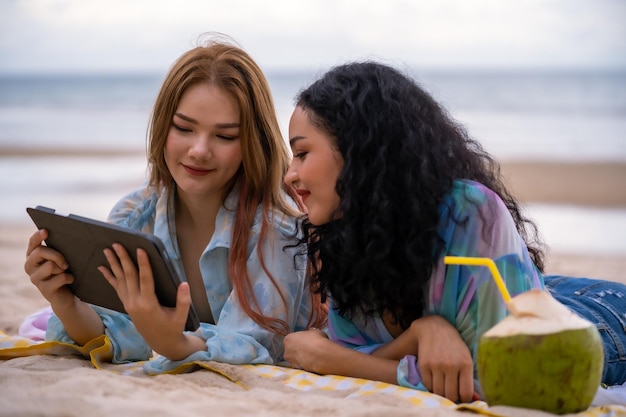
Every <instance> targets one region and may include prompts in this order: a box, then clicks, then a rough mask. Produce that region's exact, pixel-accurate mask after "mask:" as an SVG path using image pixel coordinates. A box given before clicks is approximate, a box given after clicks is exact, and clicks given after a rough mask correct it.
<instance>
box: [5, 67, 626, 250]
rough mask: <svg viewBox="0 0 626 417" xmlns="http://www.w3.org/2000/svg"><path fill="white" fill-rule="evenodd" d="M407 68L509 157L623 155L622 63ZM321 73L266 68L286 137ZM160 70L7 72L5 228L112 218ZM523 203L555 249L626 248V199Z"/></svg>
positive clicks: (142, 169)
mask: <svg viewBox="0 0 626 417" xmlns="http://www.w3.org/2000/svg"><path fill="white" fill-rule="evenodd" d="M405 71H406V72H409V73H410V74H411V75H412V76H413V77H414V78H415V79H416V80H417V81H418V82H419V83H420V84H421V85H422V86H423V87H424V88H425V89H426V90H427V91H429V92H430V93H431V94H432V95H433V97H434V98H435V99H436V100H438V101H439V102H440V103H441V104H442V105H444V106H445V107H446V108H447V109H448V111H449V112H450V114H451V115H452V117H453V118H455V119H456V120H457V121H458V122H459V123H461V124H463V125H464V126H465V127H466V128H467V130H468V131H469V133H470V134H471V136H472V137H474V138H476V139H478V140H479V141H480V142H481V143H482V144H483V146H484V147H485V149H486V150H487V151H489V152H490V153H491V154H492V155H494V156H495V157H496V158H497V159H499V160H501V161H507V160H524V161H531V160H542V161H554V162H559V161H593V162H598V161H600V162H602V161H613V162H614V161H617V162H625V163H626V71H613V72H611V71H477V70H475V71H463V70H445V71H444V70H441V71H435V70H419V69H408V70H405ZM319 74H320V73H319V72H315V71H268V72H267V77H268V80H269V83H270V86H271V88H272V92H273V95H274V100H275V105H276V109H277V112H278V117H279V121H280V124H281V129H282V131H283V134H284V135H285V137H286V136H287V132H288V130H287V127H288V122H289V117H290V114H291V111H292V110H293V100H294V97H295V96H296V94H297V93H298V92H299V91H300V90H301V89H302V88H304V87H305V86H306V85H308V84H309V83H310V82H312V81H313V80H314V79H315V78H316V77H317V76H318V75H319ZM163 77H164V74H119V73H117V74H54V75H0V198H1V199H2V203H1V204H0V228H1V227H2V226H1V225H2V224H7V223H9V222H10V223H15V224H17V223H19V224H25V225H28V224H30V219H29V218H28V216H27V214H26V210H25V209H26V207H29V206H35V205H43V206H47V207H51V208H55V209H56V210H57V211H59V212H63V213H75V214H79V215H83V216H88V217H93V218H97V219H101V220H104V219H105V218H106V216H107V214H108V212H109V210H110V209H111V207H112V206H113V204H114V203H115V202H116V201H117V200H118V199H119V198H120V197H122V196H123V195H124V194H125V193H127V192H129V191H131V190H132V189H134V188H135V187H137V186H139V185H141V184H142V183H143V182H144V181H145V178H146V164H145V160H146V158H145V144H146V131H147V125H148V120H149V116H150V110H151V106H152V104H153V102H154V100H155V97H156V94H157V92H158V89H159V87H160V84H161V82H162V80H163ZM624 181H626V178H624ZM526 210H527V214H528V215H529V216H530V217H531V218H533V219H534V220H535V221H536V222H537V223H538V225H539V227H540V229H541V232H542V235H543V238H544V239H545V241H546V243H547V244H548V246H549V247H550V249H551V250H554V251H565V252H571V253H577V252H578V253H587V254H588V253H599V254H600V253H605V254H618V255H626V207H623V208H606V209H603V208H590V207H583V206H568V205H552V204H529V205H528V206H527V207H526ZM0 233H1V229H0Z"/></svg>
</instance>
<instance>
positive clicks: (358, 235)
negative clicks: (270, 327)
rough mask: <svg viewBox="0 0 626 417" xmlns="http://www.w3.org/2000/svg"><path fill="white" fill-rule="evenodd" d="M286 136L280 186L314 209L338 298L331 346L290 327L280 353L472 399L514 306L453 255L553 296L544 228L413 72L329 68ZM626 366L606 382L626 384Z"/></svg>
mask: <svg viewBox="0 0 626 417" xmlns="http://www.w3.org/2000/svg"><path fill="white" fill-rule="evenodd" d="M289 137H290V144H291V148H292V151H293V154H294V159H293V161H292V163H291V165H290V168H289V170H288V172H287V174H286V177H285V182H286V183H287V184H288V185H291V186H293V187H294V188H295V190H296V192H297V193H298V195H299V196H300V198H301V199H302V201H303V203H304V205H305V206H306V207H307V212H308V214H307V216H305V217H304V218H303V219H302V222H301V227H302V231H303V238H302V243H303V244H304V243H306V245H307V252H308V257H309V261H310V273H311V280H312V282H311V284H312V285H314V286H315V287H316V288H317V290H318V291H319V293H320V294H321V296H322V298H323V299H328V300H329V301H330V308H329V317H328V320H329V326H328V337H329V338H330V341H329V339H328V338H327V337H326V334H325V333H324V332H322V331H319V330H309V331H305V332H298V333H293V334H291V335H288V336H287V338H286V340H285V349H286V353H285V358H286V359H287V360H288V361H289V362H291V363H292V364H293V365H295V366H298V367H301V368H303V369H306V370H309V371H313V372H316V373H320V374H339V375H346V376H352V377H360V378H367V379H374V380H381V381H385V382H390V383H398V384H400V385H404V386H410V387H414V388H419V389H427V390H429V391H431V392H434V393H437V394H440V395H442V396H446V397H448V398H450V399H452V400H454V401H457V400H461V401H470V400H471V399H472V398H475V396H476V395H477V394H476V392H479V391H480V390H479V387H478V386H475V384H476V382H475V375H476V373H475V365H474V364H475V359H476V354H477V345H478V340H479V338H480V336H481V335H482V334H483V333H484V332H485V331H486V330H488V329H489V328H491V327H492V326H493V325H495V324H496V323H498V322H499V321H500V320H502V319H503V318H504V317H505V316H506V315H507V308H506V305H505V303H504V301H503V299H502V297H501V296H500V294H499V292H498V289H497V287H496V285H495V284H494V282H493V279H492V277H491V274H490V271H489V270H488V269H487V268H475V267H470V266H464V265H444V261H443V258H444V256H446V255H456V256H472V257H488V258H491V259H493V260H494V261H495V263H496V265H497V268H498V270H499V271H500V272H501V273H502V275H503V277H504V278H505V284H506V287H507V289H508V291H509V292H510V294H511V295H512V296H515V295H517V294H520V293H522V292H525V291H527V290H530V289H532V288H544V277H543V274H542V272H543V266H544V260H543V252H542V246H541V243H540V241H539V239H538V233H537V228H536V226H535V224H534V223H533V222H532V221H531V220H530V219H528V218H526V217H525V216H524V214H523V213H522V210H521V208H520V205H519V204H518V202H517V201H516V199H515V198H514V196H513V195H512V194H511V192H510V191H508V190H507V188H506V186H505V185H504V184H503V182H502V177H501V175H500V169H499V165H498V163H497V162H496V161H495V160H494V159H493V158H492V157H491V156H490V155H489V154H488V153H487V152H485V150H484V149H483V148H482V147H481V145H480V144H479V143H478V142H477V141H475V140H473V139H472V138H470V136H469V135H468V134H467V133H466V132H465V130H464V129H463V128H462V127H461V126H460V125H459V124H457V123H456V122H455V121H454V120H452V119H451V118H450V117H449V116H448V114H447V112H446V111H445V109H443V108H442V107H441V106H440V105H439V104H438V103H437V102H436V101H435V100H433V98H432V97H431V96H430V95H429V94H428V93H426V92H425V91H424V90H423V89H422V88H420V86H419V85H418V84H416V83H415V82H414V81H413V80H412V79H411V78H409V77H407V76H404V75H403V74H401V73H400V72H399V71H397V70H395V69H393V68H390V67H389V66H386V65H383V64H379V63H374V62H363V63H350V64H346V65H341V66H338V67H336V68H333V69H332V70H330V71H329V72H327V73H326V74H324V75H323V76H322V77H321V79H319V80H318V81H316V82H314V83H313V84H312V85H311V86H309V87H308V88H306V89H305V90H304V91H303V92H301V93H300V95H299V96H298V98H297V105H296V109H295V110H294V113H293V115H292V117H291V121H290V127H289ZM586 281H589V280H582V279H581V280H580V281H576V282H577V284H576V285H578V284H581V285H582V284H588V283H587V282H586ZM560 282H563V281H560ZM566 283H567V282H566ZM611 284H615V285H620V289H626V286H623V285H622V284H616V283H611ZM570 285H571V284H570V283H567V285H566V287H565V290H566V291H570V292H573V290H572V289H571V287H570ZM560 288H561V289H563V288H564V287H560ZM623 292H624V293H625V294H626V291H623ZM613 298H614V300H610V302H615V303H621V305H622V307H624V301H623V300H621V299H618V297H613ZM623 310H624V308H622V311H623ZM616 311H620V310H619V308H617V309H616ZM609 319H611V318H609ZM609 319H607V320H609ZM612 319H613V320H615V319H616V318H615V317H613V318H612ZM622 333H623V332H622ZM620 337H621V338H622V339H626V335H622V336H620ZM332 342H336V343H332ZM623 343H624V344H626V340H624V342H623ZM613 351H614V352H613ZM618 351H619V348H617V349H616V347H615V345H613V347H612V351H611V352H613V355H614V356H616V355H617V352H618ZM611 352H609V353H611ZM418 358H419V361H418ZM620 366H621V367H622V368H621V370H619V373H620V375H617V374H616V375H615V376H614V377H612V378H614V379H610V378H608V379H605V381H609V382H613V383H617V382H618V381H619V380H622V382H623V379H625V378H626V369H624V368H625V367H626V362H624V361H622V365H620ZM615 372H617V368H615ZM606 373H607V370H606V369H605V375H606Z"/></svg>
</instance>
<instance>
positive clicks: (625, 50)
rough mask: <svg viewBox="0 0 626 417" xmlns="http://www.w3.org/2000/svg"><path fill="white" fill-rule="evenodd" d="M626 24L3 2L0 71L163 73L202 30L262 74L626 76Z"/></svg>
mask: <svg viewBox="0 0 626 417" xmlns="http://www.w3.org/2000/svg"><path fill="white" fill-rule="evenodd" d="M624 22H626V1H625V0H431V1H425V0H373V1H369V0H317V1H313V0H310V1H299V0H218V1H216V0H175V1H159V0H0V72H5V73H6V72H61V71H63V72H65V71H72V72H83V71H91V72H109V71H154V72H163V71H165V70H166V69H167V68H168V67H169V65H170V64H171V63H172V62H173V61H174V59H175V58H176V57H178V55H180V54H181V53H182V52H183V51H185V50H187V49H189V48H190V47H192V46H193V45H194V44H195V42H196V40H197V38H198V36H199V35H200V34H201V33H203V32H207V31H219V32H223V33H226V34H228V35H230V36H232V37H233V38H234V39H235V40H236V41H238V42H239V44H241V45H242V46H243V47H244V48H245V49H246V50H247V51H248V52H249V53H250V54H251V55H252V56H253V58H255V59H256V60H257V62H259V64H260V65H261V66H262V67H263V68H264V69H266V70H276V69H278V70H280V69H294V68H309V69H310V68H313V69H319V68H324V67H327V66H330V65H334V64H338V63H340V62H344V61H346V60H353V59H367V58H374V59H382V60H388V61H394V62H396V63H398V62H399V63H404V64H407V65H412V66H416V67H421V68H450V67H452V68H465V67H471V68H490V69H498V68H514V69H521V68H563V67H568V68H571V67H574V68H620V69H622V70H626V24H625V23H624Z"/></svg>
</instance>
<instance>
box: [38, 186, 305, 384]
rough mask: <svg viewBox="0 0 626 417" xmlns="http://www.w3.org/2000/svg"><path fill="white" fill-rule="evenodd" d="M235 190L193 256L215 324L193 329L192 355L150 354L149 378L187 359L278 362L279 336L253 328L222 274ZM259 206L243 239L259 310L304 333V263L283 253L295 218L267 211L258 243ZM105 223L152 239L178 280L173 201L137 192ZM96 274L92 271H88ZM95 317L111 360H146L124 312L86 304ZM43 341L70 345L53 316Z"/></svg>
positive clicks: (147, 351) (280, 353)
mask: <svg viewBox="0 0 626 417" xmlns="http://www.w3.org/2000/svg"><path fill="white" fill-rule="evenodd" d="M237 200H238V192H237V190H236V189H235V190H234V191H233V192H231V193H230V195H229V196H228V198H227V199H226V201H225V203H224V205H223V206H222V207H221V208H220V210H219V212H218V214H217V218H216V221H215V232H214V233H213V236H212V238H211V241H210V242H209V244H208V246H207V247H206V248H205V250H204V252H203V253H202V255H201V257H200V261H199V262H200V270H201V273H202V279H203V281H204V286H205V289H206V294H207V298H208V301H209V304H210V308H211V312H212V314H213V317H214V318H215V321H216V324H215V325H214V324H209V323H201V325H200V328H199V329H198V330H197V331H195V332H193V334H195V335H196V336H198V337H201V338H202V339H204V340H205V341H206V346H207V351H199V352H195V353H194V354H192V355H191V356H189V357H188V358H186V359H184V360H182V361H169V360H167V359H165V358H164V357H160V356H157V357H156V358H155V359H152V360H150V361H148V362H146V365H145V367H144V369H145V370H146V372H148V373H149V374H156V373H161V372H166V371H168V370H171V369H174V368H176V367H177V366H179V365H181V364H183V363H187V362H193V361H209V360H211V361H219V362H226V363H232V364H241V363H265V364H273V363H277V362H279V361H281V360H282V358H283V337H282V336H279V335H277V334H275V333H273V332H270V331H268V330H266V329H264V328H263V327H261V326H259V325H258V324H257V323H256V322H255V321H254V320H252V319H251V318H250V317H249V316H248V315H247V314H246V313H245V312H244V310H243V309H242V308H241V306H240V305H239V303H238V301H237V297H236V295H235V293H234V292H233V284H232V281H231V279H230V278H229V275H228V253H229V250H230V245H231V235H232V226H233V223H234V218H235V210H234V209H233V208H234V207H236V204H237ZM261 216H262V213H261V207H260V206H259V208H258V209H257V213H256V217H255V221H254V224H253V227H252V233H251V235H250V239H249V241H248V259H247V268H248V273H249V276H250V278H251V281H252V288H253V291H254V294H255V296H256V298H257V300H258V305H259V307H260V309H261V313H263V314H264V315H266V316H269V317H275V318H278V319H281V320H284V321H285V322H286V323H287V324H288V325H289V329H290V330H291V331H298V330H304V329H305V328H306V326H307V323H308V321H309V316H310V313H311V297H310V296H309V291H308V289H307V286H306V280H305V274H306V268H305V265H306V259H305V258H304V257H302V256H297V257H296V256H295V254H296V253H297V252H298V250H297V249H295V248H286V247H285V246H286V245H289V244H293V243H294V242H296V240H295V233H296V232H295V230H296V227H295V218H292V217H288V216H286V215H284V214H282V213H274V217H273V222H272V223H271V225H272V226H273V227H272V230H270V231H269V233H268V234H267V236H266V238H265V239H264V240H263V241H261V242H260V241H259V240H258V239H259V233H260V226H261V225H260V220H261ZM108 221H109V222H111V223H115V224H118V225H121V226H124V227H128V228H131V229H135V230H140V231H142V232H145V233H152V234H154V235H156V236H157V237H159V238H160V239H161V240H162V241H163V243H164V245H165V248H166V250H167V254H168V256H169V258H170V259H171V260H172V261H173V264H174V266H175V268H176V269H177V273H178V275H179V276H180V277H181V279H182V280H185V273H184V269H183V264H182V260H181V258H180V251H179V248H178V243H177V240H176V230H175V223H174V205H173V199H171V198H168V195H167V193H166V192H163V193H162V194H157V193H155V192H153V190H152V189H151V188H149V187H147V186H146V187H142V188H140V189H138V190H136V191H135V192H133V193H131V194H129V195H128V196H126V197H124V198H123V199H121V200H120V201H119V202H118V203H117V204H116V205H115V206H114V208H113V209H112V210H111V213H110V215H109V218H108ZM259 246H261V247H262V249H263V255H264V264H265V266H266V268H267V269H268V271H270V273H271V274H272V276H273V277H274V279H275V280H276V283H277V284H278V287H279V288H280V289H281V290H282V292H283V294H284V296H285V301H286V307H285V305H284V304H283V301H282V299H281V297H280V294H279V293H278V291H277V290H276V288H275V287H274V286H273V285H272V283H271V281H270V279H269V277H268V276H267V274H266V273H265V271H264V270H263V268H262V266H261V259H259V257H258V253H257V248H258V247H259ZM94 273H95V274H99V272H98V271H94ZM93 308H94V309H95V310H96V311H97V312H98V314H99V315H100V317H101V318H102V320H103V322H104V325H105V328H106V329H105V332H106V334H107V336H108V337H109V339H110V340H111V342H112V345H113V359H112V361H113V363H124V362H129V361H139V360H147V359H149V358H151V357H152V350H151V349H150V347H149V346H148V345H147V344H146V343H145V341H144V340H143V338H142V337H141V335H140V334H139V333H138V332H137V331H136V329H135V327H134V326H133V323H132V322H131V321H130V319H129V317H128V316H127V315H125V314H121V313H117V312H114V311H111V310H107V309H103V308H100V307H96V306H93ZM46 339H47V340H59V341H62V342H66V343H74V342H73V341H72V339H71V338H70V337H69V336H68V335H67V333H66V332H65V330H64V328H63V325H62V324H61V322H60V320H59V319H58V318H57V317H56V316H53V317H52V318H51V319H50V321H49V324H48V330H47V334H46Z"/></svg>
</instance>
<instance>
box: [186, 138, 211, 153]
mask: <svg viewBox="0 0 626 417" xmlns="http://www.w3.org/2000/svg"><path fill="white" fill-rule="evenodd" d="M189 151H190V153H191V154H192V155H193V156H195V157H198V158H203V159H204V158H207V157H209V156H210V155H211V140H210V139H209V138H208V137H205V136H202V135H198V136H197V137H196V138H195V139H194V141H193V143H192V144H191V147H190V149H189Z"/></svg>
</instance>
